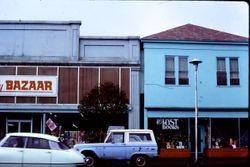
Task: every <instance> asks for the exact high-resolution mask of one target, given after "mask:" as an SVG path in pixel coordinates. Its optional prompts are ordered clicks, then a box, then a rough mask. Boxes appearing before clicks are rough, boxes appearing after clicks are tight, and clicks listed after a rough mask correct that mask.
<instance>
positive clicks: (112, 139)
mask: <svg viewBox="0 0 250 167" xmlns="http://www.w3.org/2000/svg"><path fill="white" fill-rule="evenodd" d="M123 142H124V133H112V134H111V135H110V136H109V138H108V140H107V143H123Z"/></svg>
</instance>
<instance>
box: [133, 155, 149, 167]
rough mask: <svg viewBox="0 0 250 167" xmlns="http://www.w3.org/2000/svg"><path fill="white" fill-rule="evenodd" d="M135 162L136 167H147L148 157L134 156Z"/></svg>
mask: <svg viewBox="0 0 250 167" xmlns="http://www.w3.org/2000/svg"><path fill="white" fill-rule="evenodd" d="M133 164H134V166H136V167H145V166H146V165H147V158H146V157H145V156H143V155H138V156H136V157H134V159H133Z"/></svg>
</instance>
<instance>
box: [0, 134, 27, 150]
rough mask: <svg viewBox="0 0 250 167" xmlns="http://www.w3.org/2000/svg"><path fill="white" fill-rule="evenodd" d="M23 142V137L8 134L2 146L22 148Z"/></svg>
mask: <svg viewBox="0 0 250 167" xmlns="http://www.w3.org/2000/svg"><path fill="white" fill-rule="evenodd" d="M24 143H25V137H19V136H10V137H9V138H8V139H7V140H6V141H5V143H4V144H3V146H2V147H17V148H23V147H24Z"/></svg>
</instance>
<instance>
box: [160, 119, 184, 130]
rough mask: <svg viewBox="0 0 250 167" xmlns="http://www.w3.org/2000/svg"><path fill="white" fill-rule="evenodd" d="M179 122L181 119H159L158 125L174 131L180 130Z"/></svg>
mask: <svg viewBox="0 0 250 167" xmlns="http://www.w3.org/2000/svg"><path fill="white" fill-rule="evenodd" d="M178 120H179V119H161V118H159V119H157V120H156V124H157V125H161V126H162V129H173V130H178V129H180V128H179V125H178Z"/></svg>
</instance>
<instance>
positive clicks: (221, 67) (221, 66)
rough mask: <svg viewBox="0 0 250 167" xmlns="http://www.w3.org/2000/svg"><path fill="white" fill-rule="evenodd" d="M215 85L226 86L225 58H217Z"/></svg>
mask: <svg viewBox="0 0 250 167" xmlns="http://www.w3.org/2000/svg"><path fill="white" fill-rule="evenodd" d="M217 85H227V73H226V61H225V58H224V57H222V58H217Z"/></svg>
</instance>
